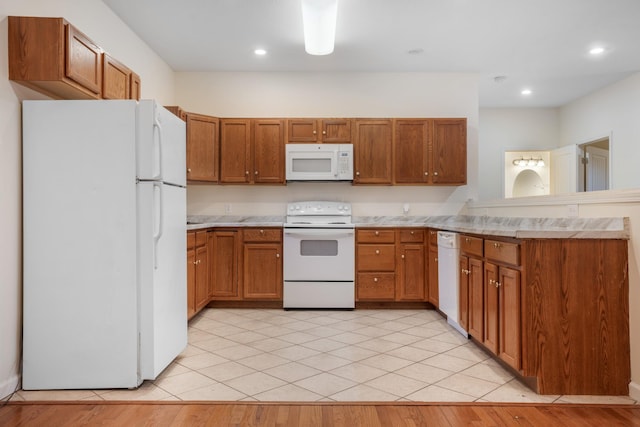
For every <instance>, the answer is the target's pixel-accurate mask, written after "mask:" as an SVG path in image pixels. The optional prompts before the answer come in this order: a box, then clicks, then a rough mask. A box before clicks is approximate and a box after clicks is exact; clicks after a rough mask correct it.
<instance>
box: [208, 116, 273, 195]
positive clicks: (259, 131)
mask: <svg viewBox="0 0 640 427" xmlns="http://www.w3.org/2000/svg"><path fill="white" fill-rule="evenodd" d="M220 159H221V162H220V182H221V183H224V184H284V182H285V179H284V120H279V119H222V120H221V121H220Z"/></svg>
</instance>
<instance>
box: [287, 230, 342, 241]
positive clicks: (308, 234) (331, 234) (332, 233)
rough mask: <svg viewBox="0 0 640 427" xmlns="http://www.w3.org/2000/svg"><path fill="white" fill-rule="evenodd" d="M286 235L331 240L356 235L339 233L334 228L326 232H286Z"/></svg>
mask: <svg viewBox="0 0 640 427" xmlns="http://www.w3.org/2000/svg"><path fill="white" fill-rule="evenodd" d="M284 234H288V235H290V236H296V237H324V238H325V239H330V238H338V239H339V238H341V237H346V236H352V235H354V234H355V231H354V230H344V231H338V230H336V229H333V228H328V229H324V230H284Z"/></svg>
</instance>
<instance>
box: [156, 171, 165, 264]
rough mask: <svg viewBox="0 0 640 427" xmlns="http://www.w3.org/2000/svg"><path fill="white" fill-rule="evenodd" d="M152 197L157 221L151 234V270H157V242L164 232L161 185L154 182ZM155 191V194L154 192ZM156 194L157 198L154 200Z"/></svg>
mask: <svg viewBox="0 0 640 427" xmlns="http://www.w3.org/2000/svg"><path fill="white" fill-rule="evenodd" d="M153 189H154V191H153V197H154V199H155V200H154V203H153V206H154V215H155V218H157V221H154V222H155V223H156V224H157V226H158V229H157V230H154V231H155V232H154V234H153V268H154V269H156V270H157V269H158V242H159V241H160V238H161V237H162V231H163V230H164V208H163V206H164V203H163V195H162V183H161V182H154V183H153ZM156 189H157V192H156ZM156 194H157V198H156Z"/></svg>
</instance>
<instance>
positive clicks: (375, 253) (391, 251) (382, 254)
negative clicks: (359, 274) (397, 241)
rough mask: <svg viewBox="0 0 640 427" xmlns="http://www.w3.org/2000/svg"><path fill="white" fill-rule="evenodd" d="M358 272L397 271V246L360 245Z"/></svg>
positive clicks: (357, 261)
mask: <svg viewBox="0 0 640 427" xmlns="http://www.w3.org/2000/svg"><path fill="white" fill-rule="evenodd" d="M356 264H357V266H356V268H357V270H358V271H395V268H396V247H395V245H358V258H357V260H356Z"/></svg>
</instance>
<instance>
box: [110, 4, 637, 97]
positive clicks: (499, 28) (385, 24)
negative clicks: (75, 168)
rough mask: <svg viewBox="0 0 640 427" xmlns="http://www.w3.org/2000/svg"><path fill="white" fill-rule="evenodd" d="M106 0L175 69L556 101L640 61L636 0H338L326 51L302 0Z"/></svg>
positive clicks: (627, 71)
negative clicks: (431, 78)
mask: <svg viewBox="0 0 640 427" xmlns="http://www.w3.org/2000/svg"><path fill="white" fill-rule="evenodd" d="M103 1H104V3H105V4H107V6H109V7H110V8H111V9H112V10H113V11H114V12H115V13H116V14H117V15H119V16H120V17H121V19H122V20H123V21H124V22H125V23H127V24H128V25H129V27H130V28H131V29H132V30H133V31H134V32H136V33H137V34H138V35H139V36H140V37H141V38H142V39H143V40H145V41H146V42H147V43H148V44H149V46H150V47H151V48H152V49H153V50H154V51H156V52H157V53H158V54H159V55H160V56H161V57H162V58H163V59H164V60H165V61H166V62H167V63H168V64H169V65H170V66H171V67H172V68H173V69H174V70H175V71H301V72H306V71H315V72H325V71H327V72H328V71H332V72H351V71H367V72H435V73H440V72H447V73H449V72H460V73H477V74H478V78H479V102H480V106H481V107H555V106H560V105H563V104H565V103H567V102H569V101H572V100H574V99H576V98H579V97H581V96H583V95H585V94H588V93H590V92H592V91H594V90H596V89H598V88H601V87H603V86H606V85H608V84H611V83H613V82H615V81H618V80H620V79H622V78H624V77H626V76H628V75H630V74H631V73H633V72H637V71H638V70H640V22H639V21H640V1H639V0H338V22H337V30H336V43H335V50H334V52H333V53H332V54H331V55H327V56H311V55H308V54H306V53H305V50H304V42H303V28H302V11H301V6H300V0H180V1H176V0H135V1H131V0H103ZM596 45H598V46H602V47H604V49H605V52H604V53H603V54H602V55H600V56H599V57H592V56H591V55H589V53H588V51H589V49H591V48H592V47H594V46H596ZM256 48H264V49H266V50H267V51H268V53H267V55H265V56H262V57H259V56H256V55H255V54H254V53H253V51H254V49H256ZM412 51H413V52H414V53H410V52H412ZM496 76H506V78H505V79H503V80H502V81H501V82H496V79H495V77H496ZM525 87H526V88H530V89H531V90H532V93H531V95H528V96H523V95H522V94H521V93H520V92H521V90H522V89H523V88H525Z"/></svg>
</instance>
